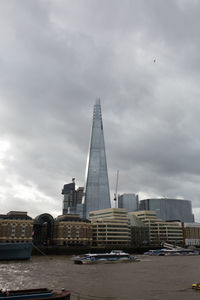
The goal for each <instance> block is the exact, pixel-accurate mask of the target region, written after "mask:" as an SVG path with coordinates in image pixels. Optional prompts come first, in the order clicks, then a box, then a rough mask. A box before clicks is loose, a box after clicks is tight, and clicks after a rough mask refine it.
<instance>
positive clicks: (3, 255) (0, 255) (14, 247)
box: [0, 242, 33, 260]
mask: <svg viewBox="0 0 200 300" xmlns="http://www.w3.org/2000/svg"><path fill="white" fill-rule="evenodd" d="M32 248H33V243H29V242H27V243H0V260H12V259H29V258H30V256H31V253H32Z"/></svg>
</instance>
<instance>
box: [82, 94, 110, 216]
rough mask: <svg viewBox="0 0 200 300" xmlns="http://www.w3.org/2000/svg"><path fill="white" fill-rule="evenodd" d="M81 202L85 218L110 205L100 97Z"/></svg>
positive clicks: (95, 112) (96, 105) (94, 114)
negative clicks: (92, 212)
mask: <svg viewBox="0 0 200 300" xmlns="http://www.w3.org/2000/svg"><path fill="white" fill-rule="evenodd" d="M83 204H84V217H85V218H88V217H89V213H90V212H91V211H96V210H99V209H106V208H110V207H111V203H110V190H109V183H108V171H107V162H106V152H105V143H104V133H103V122H102V114H101V104H100V99H97V100H96V104H95V105H94V112H93V123H92V134H91V140H90V150H89V156H88V161H87V167H86V185H85V194H84V198H83Z"/></svg>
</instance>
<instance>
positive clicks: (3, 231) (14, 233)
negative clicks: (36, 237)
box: [0, 211, 33, 243]
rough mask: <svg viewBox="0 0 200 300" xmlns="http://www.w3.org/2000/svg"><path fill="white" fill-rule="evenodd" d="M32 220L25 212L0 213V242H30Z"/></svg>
mask: <svg viewBox="0 0 200 300" xmlns="http://www.w3.org/2000/svg"><path fill="white" fill-rule="evenodd" d="M32 233H33V220H32V219H31V218H30V217H29V216H28V215H27V212H20V211H11V212H9V213H7V214H6V215H0V243H19V242H32Z"/></svg>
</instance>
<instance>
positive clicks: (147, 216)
mask: <svg viewBox="0 0 200 300" xmlns="http://www.w3.org/2000/svg"><path fill="white" fill-rule="evenodd" d="M129 215H130V216H133V218H134V219H135V224H136V226H141V222H142V223H143V226H146V227H148V228H149V242H150V244H151V245H162V244H163V243H165V242H167V243H170V244H173V245H180V246H182V245H183V229H182V226H181V223H180V222H173V221H172V222H164V221H163V220H162V219H159V218H158V217H157V215H156V212H155V211H148V210H147V211H146V210H145V211H137V212H131V213H129Z"/></svg>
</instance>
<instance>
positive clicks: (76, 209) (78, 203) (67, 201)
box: [62, 178, 84, 217]
mask: <svg viewBox="0 0 200 300" xmlns="http://www.w3.org/2000/svg"><path fill="white" fill-rule="evenodd" d="M83 189H84V188H83V187H79V188H78V189H77V190H76V189H75V180H74V178H73V181H72V182H71V183H68V184H65V185H64V186H63V189H62V195H63V215H65V214H77V213H78V214H80V216H81V217H82V215H83V208H82V197H83Z"/></svg>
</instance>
